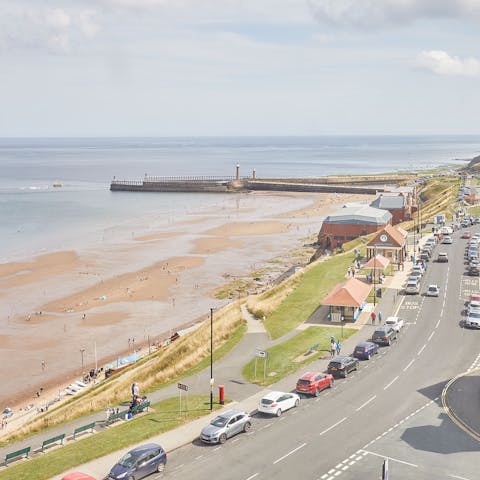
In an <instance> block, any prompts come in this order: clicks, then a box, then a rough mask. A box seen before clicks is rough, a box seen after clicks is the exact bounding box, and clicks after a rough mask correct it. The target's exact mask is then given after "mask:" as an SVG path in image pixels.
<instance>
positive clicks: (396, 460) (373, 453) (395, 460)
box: [365, 450, 418, 468]
mask: <svg viewBox="0 0 480 480" xmlns="http://www.w3.org/2000/svg"><path fill="white" fill-rule="evenodd" d="M365 453H368V454H369V455H375V456H376V457H381V458H388V459H389V460H391V461H392V462H398V463H403V464H404V465H409V466H410V467H415V468H418V465H415V464H414V463H409V462H405V461H404V460H399V459H398V458H393V457H387V456H386V455H380V454H379V453H375V452H370V451H367V450H365Z"/></svg>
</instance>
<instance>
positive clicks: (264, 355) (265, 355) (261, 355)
mask: <svg viewBox="0 0 480 480" xmlns="http://www.w3.org/2000/svg"><path fill="white" fill-rule="evenodd" d="M257 358H263V383H265V377H266V375H267V358H268V352H267V351H265V350H260V349H259V348H256V349H255V370H254V374H253V378H254V380H256V379H257Z"/></svg>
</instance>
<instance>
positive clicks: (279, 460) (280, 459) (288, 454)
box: [273, 443, 306, 465]
mask: <svg viewBox="0 0 480 480" xmlns="http://www.w3.org/2000/svg"><path fill="white" fill-rule="evenodd" d="M305 445H306V443H302V444H301V445H299V446H298V447H297V448H294V449H293V450H292V451H290V452H288V453H286V454H285V455H284V456H283V457H280V458H277V459H276V460H275V461H274V462H273V465H275V464H277V463H278V462H281V461H282V460H284V459H285V458H287V457H289V456H290V455H292V454H293V453H295V452H298V450H300V449H301V448H303V447H304V446H305Z"/></svg>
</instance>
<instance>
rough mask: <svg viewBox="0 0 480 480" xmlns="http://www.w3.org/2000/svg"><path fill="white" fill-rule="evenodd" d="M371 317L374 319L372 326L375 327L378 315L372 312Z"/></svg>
mask: <svg viewBox="0 0 480 480" xmlns="http://www.w3.org/2000/svg"><path fill="white" fill-rule="evenodd" d="M370 317H371V319H372V325H375V320H376V319H377V314H376V313H375V312H372V313H371V314H370Z"/></svg>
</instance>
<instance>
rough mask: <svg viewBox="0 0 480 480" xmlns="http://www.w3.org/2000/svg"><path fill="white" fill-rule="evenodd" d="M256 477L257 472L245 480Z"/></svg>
mask: <svg viewBox="0 0 480 480" xmlns="http://www.w3.org/2000/svg"><path fill="white" fill-rule="evenodd" d="M256 476H258V472H257V473H254V474H253V475H250V476H249V477H248V478H247V480H252V478H255V477H256Z"/></svg>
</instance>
